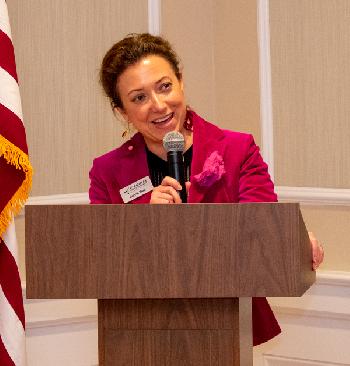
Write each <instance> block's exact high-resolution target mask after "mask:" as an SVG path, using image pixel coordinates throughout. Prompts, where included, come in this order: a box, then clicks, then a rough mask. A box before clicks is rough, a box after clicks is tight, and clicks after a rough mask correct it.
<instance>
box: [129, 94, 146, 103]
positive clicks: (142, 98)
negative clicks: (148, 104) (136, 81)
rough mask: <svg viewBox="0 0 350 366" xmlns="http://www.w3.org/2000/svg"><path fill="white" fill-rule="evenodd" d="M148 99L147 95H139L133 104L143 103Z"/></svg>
mask: <svg viewBox="0 0 350 366" xmlns="http://www.w3.org/2000/svg"><path fill="white" fill-rule="evenodd" d="M145 99H146V95H145V94H138V95H136V96H135V97H134V98H133V100H132V101H133V102H135V103H141V102H143V101H144V100H145Z"/></svg>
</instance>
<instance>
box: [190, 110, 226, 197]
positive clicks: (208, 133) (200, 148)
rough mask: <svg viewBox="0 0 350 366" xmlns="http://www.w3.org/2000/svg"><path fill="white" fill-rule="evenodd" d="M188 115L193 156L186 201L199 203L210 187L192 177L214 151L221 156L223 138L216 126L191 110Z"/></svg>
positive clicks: (200, 169) (201, 169) (199, 170)
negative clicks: (191, 130)
mask: <svg viewBox="0 0 350 366" xmlns="http://www.w3.org/2000/svg"><path fill="white" fill-rule="evenodd" d="M189 117H190V118H191V119H192V124H193V157H192V164H191V187H190V191H189V197H188V202H189V203H199V202H203V199H204V197H205V195H206V193H208V192H209V190H210V187H202V186H201V185H200V184H199V183H198V182H197V181H196V180H195V179H193V177H194V176H195V175H197V174H200V173H201V172H202V171H203V166H204V163H205V161H206V159H207V158H208V157H209V156H210V155H211V154H212V153H213V152H214V151H217V152H218V153H219V154H220V155H221V156H223V148H224V144H222V143H221V140H222V139H223V138H224V134H223V132H222V131H221V130H220V129H219V128H218V127H217V126H214V125H212V124H211V123H208V122H206V121H204V120H203V119H202V118H201V117H199V116H198V115H197V114H196V113H194V112H193V111H190V112H189Z"/></svg>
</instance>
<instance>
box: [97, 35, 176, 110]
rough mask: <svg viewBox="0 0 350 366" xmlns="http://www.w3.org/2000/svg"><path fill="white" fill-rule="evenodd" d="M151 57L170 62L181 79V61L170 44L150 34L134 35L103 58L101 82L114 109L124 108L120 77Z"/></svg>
mask: <svg viewBox="0 0 350 366" xmlns="http://www.w3.org/2000/svg"><path fill="white" fill-rule="evenodd" d="M149 55H158V56H161V57H163V58H164V59H165V60H167V61H168V62H169V64H170V65H171V67H172V68H173V70H174V73H175V75H176V77H177V78H178V79H179V80H180V79H181V72H180V68H179V59H178V56H177V55H176V53H175V51H174V50H173V49H172V47H171V45H170V43H169V42H168V41H167V40H165V39H164V38H162V37H159V36H153V35H151V34H149V33H141V34H137V33H132V34H129V35H127V36H126V37H125V38H123V39H122V40H121V41H119V42H118V43H116V44H115V45H113V46H112V48H111V49H110V50H109V51H108V52H107V53H106V55H105V57H104V58H103V61H102V65H101V70H100V82H101V84H102V87H103V89H104V91H105V93H106V95H107V97H108V98H109V99H110V102H111V105H112V108H114V107H119V108H123V104H122V101H121V99H120V96H119V93H118V90H117V82H118V78H119V76H120V75H121V74H122V73H123V72H124V71H125V70H126V69H127V68H128V67H129V66H130V65H134V64H136V63H137V62H139V61H140V60H141V59H143V58H145V57H147V56H149Z"/></svg>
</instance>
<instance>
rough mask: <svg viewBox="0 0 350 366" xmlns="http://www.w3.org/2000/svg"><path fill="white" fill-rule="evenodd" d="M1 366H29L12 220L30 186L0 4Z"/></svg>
mask: <svg viewBox="0 0 350 366" xmlns="http://www.w3.org/2000/svg"><path fill="white" fill-rule="evenodd" d="M0 176H1V180H0V365H1V366H25V364H26V350H25V317H24V308H23V299H22V288H21V282H20V277H19V271H18V263H17V240H16V235H15V231H14V223H13V218H14V216H15V215H16V214H17V213H18V212H19V211H20V210H21V209H22V207H23V205H24V203H25V201H26V199H27V197H28V194H29V190H30V187H31V183H32V167H31V164H30V161H29V158H28V149H27V143H26V137H25V130H24V126H23V124H22V106H21V99H20V94H19V88H18V78H17V72H16V63H15V53H14V48H13V44H12V41H11V28H10V22H9V17H8V11H7V4H6V1H5V0H0Z"/></svg>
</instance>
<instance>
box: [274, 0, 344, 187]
mask: <svg viewBox="0 0 350 366" xmlns="http://www.w3.org/2000/svg"><path fill="white" fill-rule="evenodd" d="M349 14H350V2H349V1H348V0H298V1H295V0H286V1H280V0H271V1H270V24H271V53H272V89H273V106H274V110H273V113H274V131H275V148H276V151H275V156H276V158H275V170H276V182H277V183H278V184H279V185H286V186H307V187H330V188H350V148H349V141H350V123H349V115H350V103H349V100H350V69H349V59H350V26H349V24H350V23H349Z"/></svg>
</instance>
